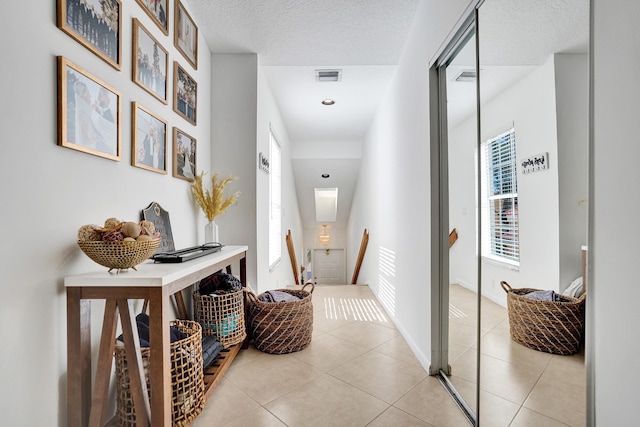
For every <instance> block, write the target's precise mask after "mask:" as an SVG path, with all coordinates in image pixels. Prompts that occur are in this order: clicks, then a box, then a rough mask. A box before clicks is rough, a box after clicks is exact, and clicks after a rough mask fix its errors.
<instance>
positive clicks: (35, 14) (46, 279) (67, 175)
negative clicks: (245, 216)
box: [0, 1, 211, 426]
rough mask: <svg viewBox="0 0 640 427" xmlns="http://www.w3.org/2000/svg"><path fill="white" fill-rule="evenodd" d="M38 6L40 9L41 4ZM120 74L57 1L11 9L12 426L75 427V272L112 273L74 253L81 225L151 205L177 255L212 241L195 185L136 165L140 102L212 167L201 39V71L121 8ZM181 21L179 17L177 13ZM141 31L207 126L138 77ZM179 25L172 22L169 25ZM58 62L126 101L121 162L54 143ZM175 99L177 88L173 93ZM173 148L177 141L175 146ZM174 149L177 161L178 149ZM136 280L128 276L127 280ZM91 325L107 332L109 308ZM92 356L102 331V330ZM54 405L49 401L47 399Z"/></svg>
mask: <svg viewBox="0 0 640 427" xmlns="http://www.w3.org/2000/svg"><path fill="white" fill-rule="evenodd" d="M36 3H37V4H36ZM122 4H123V7H122V12H123V13H122V17H123V29H122V48H123V55H122V70H121V71H116V70H115V69H114V68H112V67H111V66H109V65H107V64H106V63H105V62H103V61H102V60H101V59H99V58H98V57H97V56H96V55H94V54H93V53H91V52H90V51H89V50H87V49H86V48H85V47H83V46H82V45H80V44H79V43H77V42H76V41H75V40H73V39H72V38H71V37H69V36H68V35H66V34H65V33H63V32H62V31H60V30H59V29H58V28H56V24H55V16H56V12H55V6H56V2H11V3H7V4H5V13H6V16H7V17H11V18H10V19H6V20H5V22H4V25H2V27H1V28H2V29H1V30H0V36H2V40H3V47H2V52H3V66H2V77H3V78H2V80H1V83H0V85H1V87H2V93H3V96H2V98H1V100H0V113H1V114H0V117H2V128H3V134H4V143H3V144H2V148H0V150H1V155H0V164H1V165H2V167H1V170H0V174H1V175H0V188H1V191H0V193H1V194H2V196H3V201H2V214H1V218H2V222H3V224H5V227H4V240H5V244H3V245H2V249H0V252H1V255H2V258H1V259H2V261H1V262H2V274H3V278H2V291H3V297H2V299H0V321H1V322H2V324H3V325H4V328H3V332H2V334H1V337H2V342H3V343H4V345H5V349H4V350H3V351H2V352H1V355H0V384H2V386H1V387H2V399H0V402H1V403H0V410H1V412H2V424H3V425H7V426H9V425H11V426H26V425H29V426H50V425H56V424H57V425H60V426H64V425H66V424H67V423H66V404H67V402H66V371H67V366H66V364H67V362H66V298H65V289H64V285H63V279H64V277H65V276H67V275H72V274H76V273H81V272H85V271H90V270H101V269H102V267H100V266H98V265H97V264H95V263H94V262H93V261H91V260H89V258H87V257H86V256H85V255H84V254H83V253H82V252H81V251H80V250H79V248H78V246H77V244H76V239H77V237H76V232H77V229H78V227H79V226H81V225H83V224H87V223H99V222H102V221H104V220H105V219H106V218H108V217H110V216H115V217H119V218H122V219H128V220H136V219H138V218H139V216H140V210H141V209H143V208H145V207H146V206H147V205H148V204H149V203H150V202H152V201H157V202H159V203H160V204H161V205H162V206H163V207H164V208H165V209H166V210H168V211H169V213H170V217H171V222H172V229H173V237H174V240H175V244H176V247H186V246H190V245H194V244H196V243H198V236H199V235H200V234H201V233H203V230H202V228H203V227H200V226H199V224H198V221H199V218H200V216H201V214H200V212H199V209H198V208H197V207H196V206H195V204H194V203H193V202H192V200H191V196H190V191H189V183H188V182H187V181H183V180H180V179H177V178H173V177H172V176H171V170H172V163H171V161H169V162H168V164H167V166H168V170H169V173H168V174H167V175H160V174H157V173H153V172H149V171H146V170H143V169H140V168H136V167H133V166H131V145H130V144H131V136H130V135H131V102H132V101H138V102H140V103H141V104H142V105H144V106H145V107H147V108H149V109H151V110H152V111H154V112H155V113H156V114H158V115H160V116H161V117H163V118H164V119H165V120H167V121H168V123H169V129H170V130H171V127H173V126H178V127H179V128H180V129H182V130H184V131H185V132H187V133H189V134H190V135H191V136H193V137H195V138H196V139H197V141H198V153H197V162H198V168H208V166H209V153H210V150H209V139H210V124H209V121H208V120H206V119H205V118H206V117H209V116H210V106H209V98H210V97H209V93H210V83H209V76H210V66H211V64H210V58H209V55H208V51H207V46H206V43H205V42H204V40H203V39H202V38H200V40H199V44H198V46H199V49H200V50H199V55H198V69H197V70H193V69H191V67H190V66H189V65H188V63H187V62H186V60H184V59H183V57H182V56H181V54H180V53H178V51H177V50H176V49H175V48H174V45H173V28H172V27H171V28H170V31H169V35H168V36H165V35H164V34H162V33H161V32H160V30H159V29H158V28H157V27H156V25H155V24H154V23H153V22H151V20H150V18H148V16H147V15H146V14H145V13H144V12H143V11H142V10H141V9H140V7H139V6H138V5H137V3H135V2H131V1H124V2H122ZM172 15H173V14H172ZM133 17H137V18H138V19H140V21H141V22H142V24H143V25H144V26H145V27H146V28H147V29H148V30H149V31H150V32H151V33H152V34H153V35H154V37H155V38H156V39H157V40H158V41H159V42H160V43H162V45H163V46H164V47H165V49H167V51H168V52H169V60H170V62H171V64H170V65H171V66H170V69H169V81H170V82H172V80H173V68H172V67H173V61H174V60H177V61H179V62H180V63H181V64H182V66H183V67H185V69H186V70H188V72H189V74H190V75H191V76H192V77H193V78H194V79H195V80H196V81H197V82H198V94H199V99H198V125H197V126H192V125H190V124H188V123H187V122H186V121H184V120H183V119H182V118H181V117H179V116H178V115H177V114H176V113H174V112H173V110H172V107H171V101H169V105H164V104H162V103H160V102H159V101H158V100H156V99H155V98H153V97H152V96H151V95H149V94H148V93H147V92H145V91H144V90H143V89H142V88H140V87H139V86H137V85H136V84H134V83H133V82H132V80H131V67H132V65H131V46H132V18H133ZM171 22H173V21H171ZM57 55H63V56H64V57H66V58H67V59H69V60H71V61H72V62H74V63H76V64H77V65H79V66H80V67H82V68H84V69H85V70H86V71H87V72H89V73H91V74H93V75H94V76H96V77H98V78H100V79H101V80H103V81H104V82H105V83H107V84H109V85H111V86H113V87H114V88H115V89H117V90H119V91H120V93H121V96H122V116H121V118H122V129H121V130H122V133H121V137H122V159H121V161H120V162H115V161H111V160H107V159H104V158H99V157H96V156H92V155H89V154H85V153H81V152H79V151H75V150H71V149H68V148H64V147H59V146H57V145H56V143H57V140H56V130H57V118H56V116H57V115H56V60H55V57H56V56H57ZM169 88H170V89H169V92H168V94H169V97H171V96H172V95H173V89H172V88H173V84H172V83H170V85H169ZM169 144H171V139H170V138H169ZM170 147H171V145H169V147H168V152H171V148H170ZM123 274H126V273H123ZM92 308H93V310H92V313H93V318H94V321H95V322H96V323H95V324H96V325H100V324H101V320H102V306H101V304H99V303H94V304H93V306H92ZM92 332H93V337H94V340H93V341H94V348H96V349H97V346H98V341H97V335H98V334H99V333H100V328H99V327H98V326H95V327H94V328H93V331H92ZM45 396H46V397H45Z"/></svg>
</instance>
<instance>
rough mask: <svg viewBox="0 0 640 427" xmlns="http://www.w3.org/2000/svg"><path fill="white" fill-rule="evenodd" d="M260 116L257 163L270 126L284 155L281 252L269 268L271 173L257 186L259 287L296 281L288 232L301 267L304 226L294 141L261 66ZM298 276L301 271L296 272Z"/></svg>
mask: <svg viewBox="0 0 640 427" xmlns="http://www.w3.org/2000/svg"><path fill="white" fill-rule="evenodd" d="M257 112H258V116H257V123H258V125H257V128H256V149H255V158H254V166H255V167H257V164H258V160H257V159H258V153H260V152H262V153H264V154H265V155H267V156H268V155H269V127H270V126H271V128H272V129H273V131H274V133H275V135H276V137H277V138H278V142H279V143H280V149H281V156H282V256H281V262H280V263H279V264H278V266H277V267H275V268H274V269H273V270H272V271H269V252H268V249H269V175H267V174H265V173H264V172H258V175H257V177H256V178H257V179H256V186H257V203H258V206H257V211H256V224H257V239H258V245H257V247H258V248H259V249H258V251H257V253H258V289H259V292H264V291H266V290H269V289H278V288H283V287H286V286H289V285H293V284H295V278H294V275H293V270H292V267H291V260H290V259H289V252H288V250H287V244H286V241H285V236H286V234H287V231H288V230H291V235H292V238H293V248H294V251H295V255H296V262H297V264H298V265H297V266H296V272H299V271H300V265H301V262H302V257H303V237H302V236H303V230H302V220H301V218H300V211H299V209H298V199H297V196H296V188H295V182H294V179H293V167H292V165H291V143H290V141H289V135H288V133H287V129H286V127H285V125H284V123H283V121H282V118H281V116H280V112H279V111H278V107H277V106H276V103H275V99H274V97H273V94H272V92H271V89H270V87H269V83H268V81H267V79H266V77H265V75H264V72H263V70H262V68H261V67H260V68H259V69H258V109H257ZM297 274H298V276H299V273H297Z"/></svg>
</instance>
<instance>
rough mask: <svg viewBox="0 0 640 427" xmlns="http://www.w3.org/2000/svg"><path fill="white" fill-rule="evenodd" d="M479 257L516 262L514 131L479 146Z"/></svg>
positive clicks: (516, 197) (516, 217)
mask: <svg viewBox="0 0 640 427" xmlns="http://www.w3.org/2000/svg"><path fill="white" fill-rule="evenodd" d="M480 161H481V167H482V175H481V180H482V181H481V183H480V185H481V197H482V225H481V226H482V230H481V232H482V256H484V257H489V258H493V259H497V260H500V261H506V262H508V263H511V264H519V262H520V240H519V233H518V177H517V167H516V139H515V130H514V129H513V128H511V129H510V130H508V131H507V132H504V133H502V134H500V135H498V136H496V137H494V138H491V139H489V140H487V141H486V142H485V143H483V144H482V152H481V160H480Z"/></svg>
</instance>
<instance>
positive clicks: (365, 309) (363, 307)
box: [324, 297, 388, 322]
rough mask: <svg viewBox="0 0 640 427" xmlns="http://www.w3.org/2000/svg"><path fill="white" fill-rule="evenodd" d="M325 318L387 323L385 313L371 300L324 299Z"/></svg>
mask: <svg viewBox="0 0 640 427" xmlns="http://www.w3.org/2000/svg"><path fill="white" fill-rule="evenodd" d="M324 312H325V317H326V318H327V319H330V320H356V321H359V322H387V321H388V320H387V317H386V316H385V314H384V312H383V311H382V310H381V309H380V308H379V307H378V306H377V305H376V302H375V300H373V299H371V298H334V297H325V298H324Z"/></svg>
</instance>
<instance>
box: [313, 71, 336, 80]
mask: <svg viewBox="0 0 640 427" xmlns="http://www.w3.org/2000/svg"><path fill="white" fill-rule="evenodd" d="M341 80H342V70H316V81H319V82H339V81H341Z"/></svg>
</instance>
